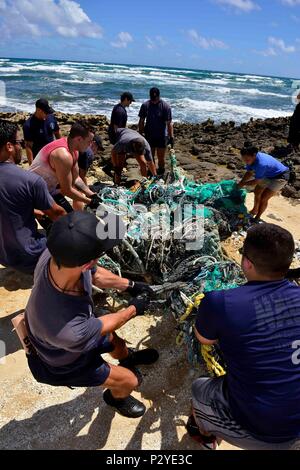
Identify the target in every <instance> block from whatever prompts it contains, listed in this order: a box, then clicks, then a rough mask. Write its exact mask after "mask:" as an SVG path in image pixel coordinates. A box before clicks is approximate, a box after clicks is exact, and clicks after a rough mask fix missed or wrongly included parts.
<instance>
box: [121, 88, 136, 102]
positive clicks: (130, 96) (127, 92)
mask: <svg viewBox="0 0 300 470" xmlns="http://www.w3.org/2000/svg"><path fill="white" fill-rule="evenodd" d="M126 98H127V99H128V101H133V102H135V99H134V97H133V94H132V93H130V92H129V91H125V93H123V94H122V95H121V101H124V100H126Z"/></svg>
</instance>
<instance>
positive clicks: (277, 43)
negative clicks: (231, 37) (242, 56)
mask: <svg viewBox="0 0 300 470" xmlns="http://www.w3.org/2000/svg"><path fill="white" fill-rule="evenodd" d="M268 43H269V47H268V48H267V49H265V50H263V51H255V52H256V53H257V54H260V55H262V56H264V57H271V56H277V55H279V54H281V53H283V54H293V53H294V52H296V50H297V48H296V46H293V45H290V46H288V45H287V44H286V43H285V41H284V40H283V39H281V38H275V37H273V36H270V37H269V38H268Z"/></svg>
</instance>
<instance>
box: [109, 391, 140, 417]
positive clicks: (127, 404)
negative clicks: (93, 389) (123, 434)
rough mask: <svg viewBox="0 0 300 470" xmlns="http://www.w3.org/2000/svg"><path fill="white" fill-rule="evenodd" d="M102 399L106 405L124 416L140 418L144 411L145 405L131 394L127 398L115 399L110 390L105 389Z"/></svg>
mask: <svg viewBox="0 0 300 470" xmlns="http://www.w3.org/2000/svg"><path fill="white" fill-rule="evenodd" d="M103 400H104V401H105V403H106V404H107V405H108V406H111V407H112V408H113V409H114V410H115V411H117V412H118V413H119V414H120V415H122V416H125V417H126V418H140V417H141V416H143V415H144V414H145V412H146V407H145V405H144V404H143V403H141V402H140V401H139V400H137V399H136V398H134V397H132V396H131V395H130V396H129V397H127V398H122V399H121V400H117V399H116V398H114V397H113V396H112V393H111V391H110V390H105V392H104V393H103Z"/></svg>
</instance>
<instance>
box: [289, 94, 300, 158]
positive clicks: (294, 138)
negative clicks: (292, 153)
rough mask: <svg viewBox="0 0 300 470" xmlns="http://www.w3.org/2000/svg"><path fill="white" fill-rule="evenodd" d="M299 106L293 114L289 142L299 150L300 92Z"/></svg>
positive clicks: (298, 97) (299, 97)
mask: <svg viewBox="0 0 300 470" xmlns="http://www.w3.org/2000/svg"><path fill="white" fill-rule="evenodd" d="M297 102H298V104H297V106H296V109H295V112H294V114H293V116H292V117H291V124H290V132H289V137H288V143H289V144H291V145H292V146H293V147H294V149H295V150H296V151H297V150H298V149H299V145H300V93H299V95H298V96H297Z"/></svg>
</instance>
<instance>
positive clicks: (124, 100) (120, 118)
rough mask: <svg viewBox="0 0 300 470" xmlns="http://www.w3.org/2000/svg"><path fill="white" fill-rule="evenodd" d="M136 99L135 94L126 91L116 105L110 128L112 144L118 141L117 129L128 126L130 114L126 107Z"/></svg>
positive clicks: (109, 133)
mask: <svg viewBox="0 0 300 470" xmlns="http://www.w3.org/2000/svg"><path fill="white" fill-rule="evenodd" d="M134 101H135V99H134V97H133V95H132V94H131V93H129V92H128V91H126V92H125V93H123V94H122V96H121V101H120V103H119V104H116V106H114V108H113V110H112V113H111V119H110V125H109V128H108V135H109V140H110V143H111V144H112V145H115V143H116V142H117V135H116V132H117V130H118V129H124V128H125V127H126V126H127V119H128V115H127V110H126V108H129V106H130V105H131V104H132V103H133V102H134Z"/></svg>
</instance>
